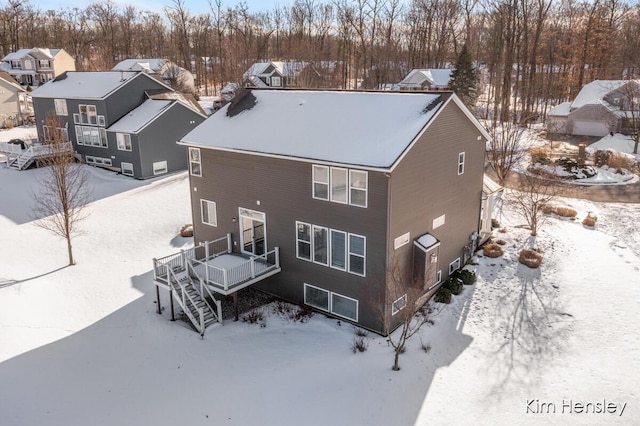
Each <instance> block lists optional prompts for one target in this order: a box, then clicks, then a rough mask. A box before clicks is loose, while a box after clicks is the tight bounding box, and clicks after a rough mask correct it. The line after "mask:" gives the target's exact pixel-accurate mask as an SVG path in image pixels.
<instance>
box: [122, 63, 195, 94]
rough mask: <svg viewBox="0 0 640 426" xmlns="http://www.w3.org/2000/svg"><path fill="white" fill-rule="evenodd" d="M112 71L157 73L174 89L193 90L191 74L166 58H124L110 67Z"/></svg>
mask: <svg viewBox="0 0 640 426" xmlns="http://www.w3.org/2000/svg"><path fill="white" fill-rule="evenodd" d="M112 71H144V72H147V73H150V74H157V75H158V76H160V78H162V80H163V81H164V82H165V83H166V84H167V85H169V86H171V87H173V88H174V89H175V90H178V91H180V92H184V93H194V92H195V79H194V77H193V74H192V73H191V72H190V71H187V70H186V69H184V68H182V67H179V66H178V65H176V64H174V63H173V62H171V61H169V60H168V59H163V58H147V59H135V58H134V59H125V60H123V61H120V62H118V63H117V64H116V66H114V67H113V68H112Z"/></svg>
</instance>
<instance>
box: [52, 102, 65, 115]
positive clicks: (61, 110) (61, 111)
mask: <svg viewBox="0 0 640 426" xmlns="http://www.w3.org/2000/svg"><path fill="white" fill-rule="evenodd" d="M53 104H54V105H55V107H56V115H68V114H67V100H66V99H54V100H53Z"/></svg>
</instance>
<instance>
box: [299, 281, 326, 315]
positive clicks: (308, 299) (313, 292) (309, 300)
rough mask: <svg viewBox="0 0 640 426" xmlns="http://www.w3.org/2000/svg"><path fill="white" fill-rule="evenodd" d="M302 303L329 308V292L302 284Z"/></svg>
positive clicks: (319, 307) (324, 309)
mask: <svg viewBox="0 0 640 426" xmlns="http://www.w3.org/2000/svg"><path fill="white" fill-rule="evenodd" d="M304 303H305V304H307V305H309V306H313V307H314V308H318V309H322V310H323V311H328V310H329V292H328V291H327V290H323V289H321V288H318V287H314V286H312V285H309V284H305V285H304Z"/></svg>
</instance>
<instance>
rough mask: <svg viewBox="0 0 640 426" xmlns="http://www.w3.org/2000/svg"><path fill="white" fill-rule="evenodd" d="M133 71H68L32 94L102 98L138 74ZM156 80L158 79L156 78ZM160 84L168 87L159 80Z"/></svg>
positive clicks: (39, 96)
mask: <svg viewBox="0 0 640 426" xmlns="http://www.w3.org/2000/svg"><path fill="white" fill-rule="evenodd" d="M139 75H140V76H141V77H142V78H152V77H149V76H147V75H146V74H144V73H140V72H133V71H67V72H66V73H65V74H61V75H60V76H58V77H56V78H54V79H53V80H51V81H49V82H48V83H45V84H43V85H42V86H40V87H38V88H37V89H36V90H34V91H33V93H32V94H31V96H32V97H34V98H64V99H102V98H104V97H106V96H107V95H109V94H110V93H111V92H113V91H114V90H115V89H117V88H119V87H120V86H122V85H124V84H126V83H128V82H129V81H130V80H132V79H134V78H136V77H137V76H139ZM154 81H157V80H155V79H154ZM158 84H160V85H162V86H165V87H167V86H166V85H165V84H163V83H161V82H159V81H158Z"/></svg>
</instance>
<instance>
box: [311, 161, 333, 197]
mask: <svg viewBox="0 0 640 426" xmlns="http://www.w3.org/2000/svg"><path fill="white" fill-rule="evenodd" d="M313 198H319V199H321V200H328V199H329V167H326V166H313Z"/></svg>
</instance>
